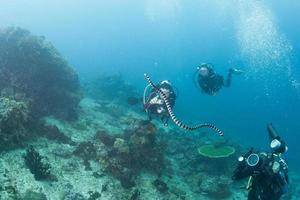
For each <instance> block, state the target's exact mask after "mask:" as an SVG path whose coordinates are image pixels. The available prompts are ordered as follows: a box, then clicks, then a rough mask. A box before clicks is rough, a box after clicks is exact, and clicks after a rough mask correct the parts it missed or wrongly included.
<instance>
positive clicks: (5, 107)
mask: <svg viewBox="0 0 300 200" xmlns="http://www.w3.org/2000/svg"><path fill="white" fill-rule="evenodd" d="M28 114H29V109H28V104H27V103H25V102H18V101H16V100H13V99H11V98H8V97H1V98H0V138H1V140H0V147H1V148H2V149H4V148H10V147H12V146H15V145H20V144H22V142H23V140H24V139H25V138H26V137H27V134H26V125H27V124H28V121H29V116H28Z"/></svg>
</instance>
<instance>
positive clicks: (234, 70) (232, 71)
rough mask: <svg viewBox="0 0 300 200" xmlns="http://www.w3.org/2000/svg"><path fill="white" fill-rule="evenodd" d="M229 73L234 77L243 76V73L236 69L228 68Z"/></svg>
mask: <svg viewBox="0 0 300 200" xmlns="http://www.w3.org/2000/svg"><path fill="white" fill-rule="evenodd" d="M229 73H231V74H235V75H240V74H243V73H244V72H243V71H242V70H239V69H236V68H230V69H229Z"/></svg>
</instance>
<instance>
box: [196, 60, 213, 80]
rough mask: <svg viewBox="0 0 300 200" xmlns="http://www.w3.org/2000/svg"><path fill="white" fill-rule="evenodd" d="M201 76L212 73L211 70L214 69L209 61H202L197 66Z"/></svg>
mask: <svg viewBox="0 0 300 200" xmlns="http://www.w3.org/2000/svg"><path fill="white" fill-rule="evenodd" d="M197 69H198V71H199V74H200V76H203V77H206V76H208V75H209V74H210V71H211V69H212V67H211V64H208V63H202V64H201V65H200V66H199V67H197Z"/></svg>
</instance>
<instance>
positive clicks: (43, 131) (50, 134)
mask: <svg viewBox="0 0 300 200" xmlns="http://www.w3.org/2000/svg"><path fill="white" fill-rule="evenodd" d="M38 132H39V133H40V135H42V136H44V137H46V138H47V139H49V140H54V141H56V142H57V143H60V144H70V145H72V146H74V145H75V142H74V141H72V139H71V138H70V137H68V136H66V135H65V134H64V133H63V132H61V131H60V130H59V129H58V128H57V126H54V125H44V124H40V127H39V128H38Z"/></svg>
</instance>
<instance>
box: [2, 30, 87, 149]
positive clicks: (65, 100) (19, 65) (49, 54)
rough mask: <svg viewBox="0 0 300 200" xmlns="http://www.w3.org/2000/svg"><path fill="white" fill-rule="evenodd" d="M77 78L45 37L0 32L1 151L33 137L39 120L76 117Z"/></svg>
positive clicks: (79, 96)
mask: <svg viewBox="0 0 300 200" xmlns="http://www.w3.org/2000/svg"><path fill="white" fill-rule="evenodd" d="M80 100H81V92H80V85H79V80H78V77H77V74H76V73H75V71H74V70H73V69H72V68H71V67H70V66H69V65H68V63H67V62H66V61H65V59H63V57H62V56H61V55H60V53H59V52H58V51H57V50H56V49H55V48H54V46H53V45H52V44H51V43H49V42H47V41H46V40H45V38H44V37H39V36H34V35H32V34H31V33H30V32H29V31H27V30H25V29H22V28H14V27H11V28H5V29H0V125H1V126H0V138H1V140H0V148H1V149H2V148H3V147H10V146H13V145H14V144H17V145H18V144H19V143H20V142H21V141H24V138H26V137H28V136H29V135H32V134H33V132H34V131H32V128H33V127H34V126H35V125H37V123H39V119H40V118H42V117H44V116H48V115H53V116H55V117H58V118H61V119H65V120H71V119H75V118H76V117H77V112H76V111H77V106H78V103H79V101H80Z"/></svg>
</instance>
